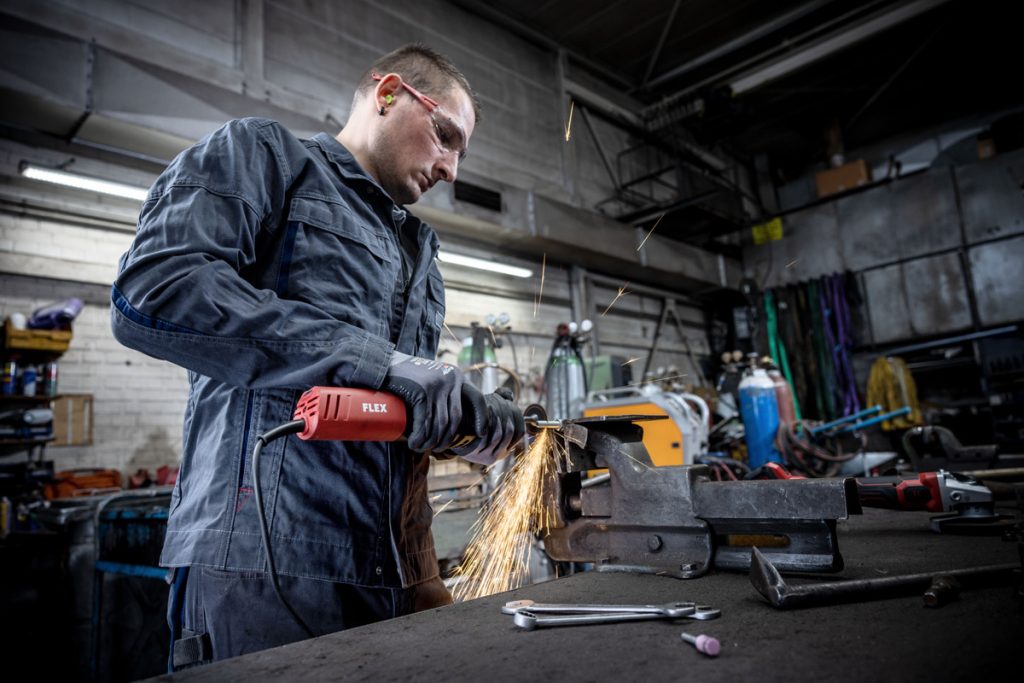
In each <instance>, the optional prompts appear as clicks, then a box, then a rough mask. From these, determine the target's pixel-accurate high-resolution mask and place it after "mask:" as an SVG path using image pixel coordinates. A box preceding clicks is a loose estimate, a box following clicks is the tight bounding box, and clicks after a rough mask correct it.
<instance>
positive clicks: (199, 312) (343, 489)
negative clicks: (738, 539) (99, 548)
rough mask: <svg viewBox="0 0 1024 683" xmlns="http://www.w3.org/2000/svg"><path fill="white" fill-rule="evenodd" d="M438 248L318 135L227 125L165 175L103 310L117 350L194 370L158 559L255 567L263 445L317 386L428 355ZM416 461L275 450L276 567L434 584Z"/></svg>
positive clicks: (367, 382) (271, 507)
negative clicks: (255, 484)
mask: <svg viewBox="0 0 1024 683" xmlns="http://www.w3.org/2000/svg"><path fill="white" fill-rule="evenodd" d="M401 234H406V236H407V239H406V242H405V243H406V245H407V249H406V250H403V249H402V248H401V246H400V244H401V242H400V237H399V236H400V235H401ZM411 245H416V246H415V247H412V246H411ZM437 248H438V242H437V237H436V235H435V233H434V231H433V230H432V229H431V228H430V227H429V226H428V225H426V224H425V223H423V222H421V221H420V220H419V219H417V218H416V217H415V216H412V215H410V214H407V213H406V212H405V211H404V209H402V208H401V207H399V206H396V205H395V203H394V202H393V201H392V200H391V198H390V197H389V196H388V195H387V194H386V193H385V192H384V191H383V190H382V189H381V188H380V186H379V185H377V183H376V182H374V180H373V179H371V178H370V177H369V176H368V175H367V174H366V172H365V171H363V170H362V168H361V167H360V166H359V165H358V164H357V163H356V161H355V159H354V158H353V157H352V155H351V154H350V153H349V152H348V151H347V150H346V149H345V148H344V147H343V146H342V145H341V144H340V143H339V142H337V141H336V140H335V139H333V138H331V137H330V136H328V135H326V134H323V133H321V134H319V135H316V136H315V137H313V138H312V139H310V140H300V139H298V138H296V137H294V136H293V135H291V134H290V133H289V132H288V131H286V130H285V129H284V128H283V127H282V126H281V125H280V124H278V123H275V122H274V121H269V120H266V119H252V118H250V119H240V120H236V121H231V122H229V123H228V124H226V125H225V126H223V127H222V128H220V129H219V130H217V131H216V132H214V133H212V134H210V135H209V136H207V137H206V138H204V139H203V140H201V141H199V142H198V143H196V144H195V145H194V146H193V147H191V148H189V149H187V150H185V151H184V152H182V153H181V154H180V155H179V156H178V157H177V158H176V159H175V160H174V161H173V162H172V163H171V165H170V166H169V167H168V168H167V169H166V170H165V171H164V172H163V174H162V175H161V176H160V177H159V178H158V179H157V181H156V183H155V184H154V185H153V187H152V189H151V190H150V192H149V196H148V197H147V199H146V201H145V204H144V205H143V207H142V211H141V214H140V216H139V224H138V232H137V234H136V237H135V240H134V242H133V243H132V246H131V248H130V249H129V250H128V251H127V252H126V253H125V254H124V256H122V257H121V261H120V268H119V272H118V276H117V279H116V281H115V282H114V286H113V290H112V300H113V307H112V311H111V316H112V327H113V331H114V335H115V337H116V338H117V339H118V341H120V342H121V343H122V344H124V345H126V346H129V347H131V348H134V349H137V350H139V351H142V352H144V353H146V354H149V355H151V356H155V357H157V358H162V359H165V360H168V361H171V362H172V363H176V364H178V365H181V366H183V367H185V368H187V369H188V371H189V372H188V377H189V385H190V393H189V400H188V405H187V408H186V411H185V425H184V444H183V453H182V461H181V470H180V473H179V477H178V481H177V484H176V486H175V488H174V493H173V497H172V500H171V510H170V519H169V521H168V527H167V537H166V541H165V544H164V549H163V554H162V556H161V563H162V564H164V565H165V566H184V565H203V566H209V567H215V568H218V569H223V570H241V571H263V570H265V567H266V565H265V560H264V553H263V550H262V547H261V545H262V544H261V542H260V533H259V522H258V519H257V516H256V514H255V512H256V510H255V500H254V498H253V496H252V471H251V469H252V468H251V459H252V450H253V446H254V444H255V439H256V437H257V436H258V435H260V434H262V433H264V432H266V431H268V430H270V429H272V428H273V427H275V426H277V425H280V424H282V423H284V422H288V421H290V420H291V417H292V411H293V410H294V407H295V403H296V400H297V399H298V397H299V396H300V395H301V393H302V392H303V391H304V390H305V389H308V388H309V387H311V386H315V385H333V386H353V387H369V388H374V389H376V388H379V387H380V385H381V382H382V381H383V379H384V375H385V372H386V370H387V367H388V362H389V360H390V357H391V354H392V351H393V350H394V349H398V350H399V351H401V352H403V353H407V354H411V355H416V356H421V357H427V358H433V357H434V354H435V353H436V351H437V342H438V338H439V335H440V331H441V327H442V325H443V321H444V287H443V282H442V279H441V274H440V272H439V271H438V269H437V265H436V263H435V256H436V255H437ZM428 464H429V457H428V456H426V455H422V454H416V453H413V452H411V451H409V450H408V449H407V448H405V446H404V445H403V444H400V443H366V442H364V443H352V444H347V443H340V442H323V441H321V442H307V441H301V440H300V439H298V438H297V437H296V436H289V437H286V438H281V439H278V440H277V441H274V442H272V443H271V444H269V445H268V446H267V447H266V448H265V449H264V450H263V452H262V455H261V456H260V480H261V486H262V492H263V498H264V507H265V509H266V514H267V523H268V525H269V530H270V534H271V538H272V546H273V551H274V560H275V563H276V565H277V568H278V571H279V572H280V573H282V574H288V575H292V576H301V577H309V578H316V579H325V580H330V581H339V582H345V583H353V584H358V585H363V586H380V587H391V588H396V587H400V586H410V585H414V584H416V583H420V582H422V581H424V580H427V579H430V578H433V577H434V576H436V575H437V571H438V567H437V559H436V557H435V554H434V544H433V539H432V537H431V534H430V522H431V519H432V514H431V510H430V505H429V502H428V500H427V483H426V474H427V467H428Z"/></svg>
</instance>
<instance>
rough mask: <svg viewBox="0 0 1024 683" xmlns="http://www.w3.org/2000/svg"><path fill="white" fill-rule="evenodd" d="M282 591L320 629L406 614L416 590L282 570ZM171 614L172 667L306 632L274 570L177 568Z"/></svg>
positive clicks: (316, 630)
mask: <svg viewBox="0 0 1024 683" xmlns="http://www.w3.org/2000/svg"><path fill="white" fill-rule="evenodd" d="M278 584H279V586H280V587H281V592H282V593H283V594H284V596H285V599H286V600H288V602H289V604H291V606H292V608H293V609H294V610H295V611H296V612H298V614H299V616H300V617H302V620H303V621H305V622H306V624H307V625H308V626H309V628H310V629H311V630H312V631H313V633H314V634H315V635H317V636H320V635H324V634H327V633H333V632H335V631H341V630H344V629H347V628H352V627H354V626H363V625H364V624H370V623H373V622H375V621H381V620H383V619H390V618H392V617H397V616H401V615H403V614H408V613H410V612H411V610H412V598H411V591H410V590H408V589H398V588H366V587H363V586H354V585H351V584H346V583H334V582H331V581H318V580H315V579H303V578H296V577H293V576H280V577H278ZM167 621H168V624H169V625H170V627H171V653H170V657H169V662H168V670H169V671H170V672H172V673H173V672H175V671H180V670H182V669H187V668H190V667H192V666H197V665H199V664H207V663H209V662H212V661H217V660H221V659H228V658H230V657H237V656H238V655H243V654H247V653H249V652H257V651H259V650H266V649H267V648H271V647H277V646H278V645H285V644H287V643H293V642H296V641H299V640H304V639H306V638H308V637H309V636H308V635H307V634H306V632H305V631H304V630H303V629H302V627H301V626H299V625H298V624H297V623H296V622H295V619H293V618H292V616H291V614H289V612H288V610H287V608H286V607H285V606H284V605H282V604H281V601H280V600H279V599H278V597H277V594H276V593H275V592H274V587H273V584H272V583H271V581H270V576H269V575H268V574H264V573H261V572H226V571H219V570H215V569H210V568H207V567H178V568H177V569H175V570H174V580H173V582H172V584H171V591H170V599H169V600H168V605H167Z"/></svg>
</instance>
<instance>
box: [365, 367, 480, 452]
mask: <svg viewBox="0 0 1024 683" xmlns="http://www.w3.org/2000/svg"><path fill="white" fill-rule="evenodd" d="M462 386H463V384H462V373H461V372H459V370H458V368H456V367H455V366H454V365H449V364H448V363H442V362H441V361H437V360H430V359H427V358H418V357H416V356H410V355H407V354H404V353H400V352H398V351H395V352H394V353H393V354H392V356H391V365H390V367H389V368H388V372H387V374H386V375H385V376H384V384H383V385H382V386H381V388H382V389H383V390H384V391H389V392H391V393H393V394H395V395H397V396H398V397H399V398H401V399H402V400H403V401H405V405H406V408H407V409H408V411H409V425H410V426H409V434H408V436H407V443H408V445H409V448H411V449H412V450H414V451H418V452H421V453H422V452H424V451H432V450H438V451H442V450H444V449H445V448H447V447H448V446H449V445H450V444H451V442H452V440H453V439H454V438H455V432H456V430H458V428H459V421H460V420H461V419H462Z"/></svg>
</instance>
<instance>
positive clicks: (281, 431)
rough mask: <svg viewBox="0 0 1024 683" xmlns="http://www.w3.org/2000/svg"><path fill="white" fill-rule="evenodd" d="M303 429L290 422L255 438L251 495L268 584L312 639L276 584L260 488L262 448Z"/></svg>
mask: <svg viewBox="0 0 1024 683" xmlns="http://www.w3.org/2000/svg"><path fill="white" fill-rule="evenodd" d="M305 428H306V421H305V420H292V421H291V422H286V423H284V424H282V425H279V426H277V427H274V428H273V429H271V430H270V431H269V432H266V433H264V434H260V435H259V436H258V437H256V446H255V447H254V448H253V449H252V493H253V496H255V497H256V514H257V516H258V517H259V520H260V536H261V537H262V538H263V548H264V549H265V550H266V553H267V569H268V571H269V572H270V583H271V585H272V586H273V587H274V592H275V593H277V597H278V599H279V600H280V601H281V604H282V605H284V607H285V609H287V610H288V613H289V614H291V615H292V618H293V619H295V623H296V624H298V625H299V626H300V627H301V628H302V630H303V631H305V632H306V635H308V636H309V637H310V638H314V637H316V634H315V633H313V629H311V628H310V627H309V625H308V624H306V622H305V621H303V620H302V617H300V616H299V613H298V612H296V611H295V608H294V607H292V606H291V604H290V603H289V602H288V601H287V600H285V598H284V594H283V593H282V592H281V586H280V585H279V584H278V582H277V567H276V566H275V565H274V553H273V552H272V551H271V549H270V532H269V531H267V514H266V511H265V510H264V509H263V493H262V490H261V487H260V453H261V452H262V451H263V447H264V446H266V445H267V444H268V443H270V442H271V441H274V440H275V439H279V438H281V437H282V436H288V435H289V434H298V433H299V432H301V431H302V430H303V429H305Z"/></svg>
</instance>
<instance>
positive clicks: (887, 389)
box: [867, 356, 924, 432]
mask: <svg viewBox="0 0 1024 683" xmlns="http://www.w3.org/2000/svg"><path fill="white" fill-rule="evenodd" d="M867 394H868V395H867V404H868V405H869V406H875V405H880V406H882V412H883V413H887V412H890V411H892V410H899V409H900V408H902V407H903V406H910V413H909V414H907V415H902V416H900V417H896V418H893V419H891V420H883V421H882V430H883V431H886V432H891V431H893V430H895V429H909V428H910V427H913V426H915V425H921V424H924V418H922V417H921V406H920V405H919V404H918V402H917V385H916V384H914V376H913V375H912V374H911V373H910V368H908V367H907V363H906V361H904V360H903V359H902V358H897V357H887V356H882V357H881V358H879V359H878V360H876V361H875V362H874V364H873V365H872V366H871V373H870V374H869V375H868V391H867Z"/></svg>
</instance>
